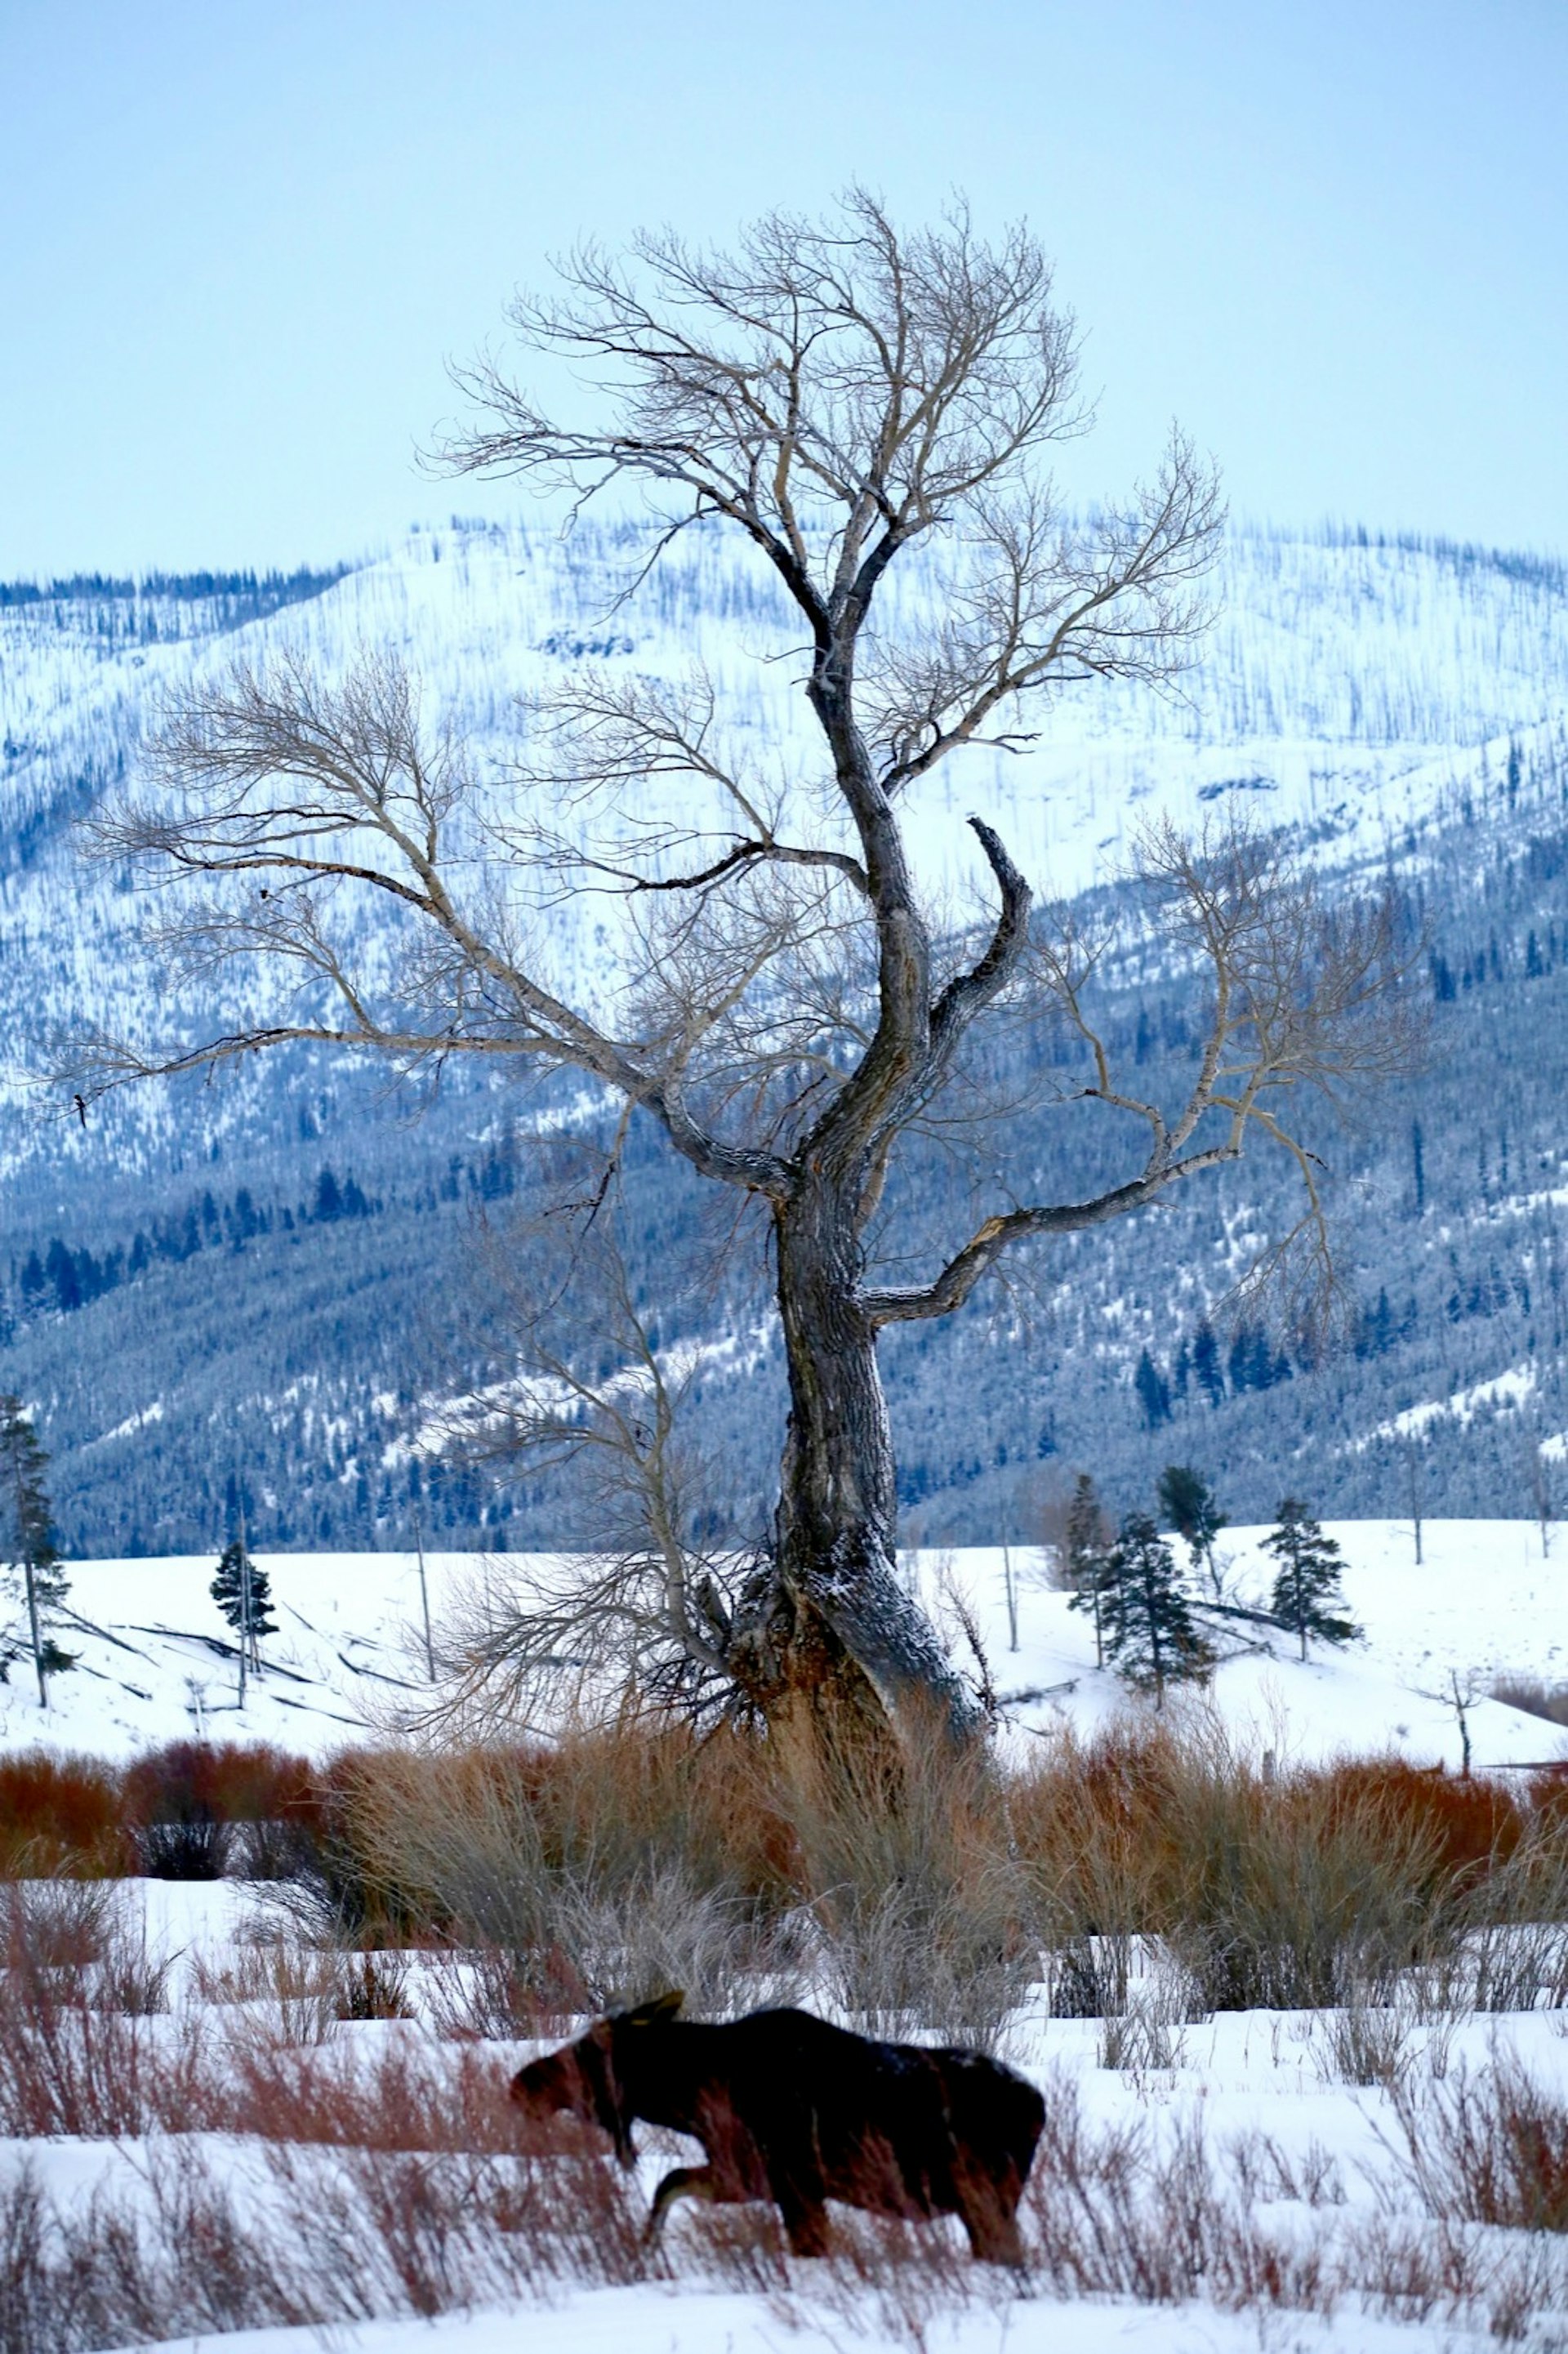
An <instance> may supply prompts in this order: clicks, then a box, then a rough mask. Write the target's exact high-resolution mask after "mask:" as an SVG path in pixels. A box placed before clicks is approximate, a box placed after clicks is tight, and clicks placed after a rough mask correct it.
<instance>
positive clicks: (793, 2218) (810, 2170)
mask: <svg viewBox="0 0 1568 2354" xmlns="http://www.w3.org/2000/svg"><path fill="white" fill-rule="evenodd" d="M765 2162H766V2165H767V2168H768V2195H769V2197H770V2198H771V2199H772V2200H773V2203H774V2205H775V2206H776V2207H777V2208H778V2210H779V2213H780V2215H781V2216H782V2217H783V2219H784V2232H785V2236H786V2238H787V2239H788V2240H789V2253H790V2254H791V2255H792V2256H825V2255H826V2254H827V2253H828V2201H827V2190H826V2188H825V2186H824V2184H823V2182H822V2178H821V2169H820V2168H818V2167H816V2166H815V2165H813V2164H812V2163H811V2161H810V2159H809V2158H806V2157H805V2156H804V2154H802V2155H801V2156H800V2157H799V2158H794V2159H793V2160H792V2161H791V2159H790V2158H788V2157H787V2156H786V2155H785V2154H784V2153H783V2152H780V2151H778V2150H769V2151H768V2152H766V2153H765Z"/></svg>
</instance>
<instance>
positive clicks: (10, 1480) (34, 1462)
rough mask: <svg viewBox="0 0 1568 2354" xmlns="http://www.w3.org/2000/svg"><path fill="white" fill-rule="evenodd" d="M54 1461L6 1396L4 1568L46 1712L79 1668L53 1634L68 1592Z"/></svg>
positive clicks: (1, 1430)
mask: <svg viewBox="0 0 1568 2354" xmlns="http://www.w3.org/2000/svg"><path fill="white" fill-rule="evenodd" d="M48 1459H49V1458H48V1456H47V1455H46V1454H45V1452H44V1450H43V1448H42V1447H40V1446H39V1444H38V1435H37V1431H36V1430H35V1429H34V1428H33V1426H32V1424H31V1423H30V1422H29V1421H28V1419H27V1416H26V1413H25V1411H24V1409H23V1405H22V1401H21V1399H20V1398H19V1397H16V1396H14V1395H11V1394H5V1395H3V1396H0V1564H3V1565H4V1567H5V1573H6V1575H7V1576H8V1578H9V1579H10V1581H11V1583H12V1584H13V1585H20V1587H21V1589H22V1594H23V1596H24V1599H25V1601H26V1610H27V1648H28V1649H29V1650H30V1651H31V1653H32V1655H33V1671H34V1673H35V1674H36V1675H37V1679H38V1706H39V1707H40V1708H48V1704H49V1689H48V1679H49V1677H50V1676H58V1675H60V1674H63V1673H64V1671H65V1670H66V1669H68V1668H73V1667H75V1665H76V1658H75V1654H74V1653H72V1652H70V1651H65V1650H62V1649H60V1646H59V1645H58V1643H57V1642H56V1641H55V1640H54V1639H53V1638H52V1637H51V1636H50V1635H49V1634H48V1631H47V1629H48V1616H49V1613H50V1612H51V1611H52V1610H56V1609H58V1607H59V1606H60V1605H61V1604H62V1603H63V1602H64V1600H65V1597H66V1594H67V1591H68V1588H67V1584H66V1575H65V1571H64V1569H63V1568H62V1567H61V1565H60V1557H59V1553H58V1550H57V1548H56V1545H55V1535H54V1525H53V1514H52V1512H51V1511H50V1509H49V1499H48V1491H47V1490H46V1489H45V1487H44V1470H45V1467H46V1466H47V1464H48Z"/></svg>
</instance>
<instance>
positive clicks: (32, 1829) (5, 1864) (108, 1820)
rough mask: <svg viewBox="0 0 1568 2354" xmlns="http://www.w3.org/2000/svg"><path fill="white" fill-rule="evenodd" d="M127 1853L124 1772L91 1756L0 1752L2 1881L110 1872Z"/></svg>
mask: <svg viewBox="0 0 1568 2354" xmlns="http://www.w3.org/2000/svg"><path fill="white" fill-rule="evenodd" d="M128 1860H129V1859H128V1855H127V1850H126V1846H125V1840H124V1819H123V1810H122V1800H121V1792H120V1783H119V1777H118V1776H116V1775H115V1773H114V1772H113V1770H112V1768H111V1767H110V1766H107V1765H101V1764H99V1763H98V1762H97V1760H96V1759H93V1758H90V1757H55V1756H51V1755H48V1754H47V1753H46V1752H45V1751H43V1750H23V1751H21V1752H19V1753H18V1754H16V1755H14V1756H7V1757H0V1879H5V1880H15V1879H19V1878H22V1877H27V1878H40V1879H41V1878H44V1877H47V1876H48V1874H50V1873H54V1872H72V1873H74V1874H75V1875H77V1876H78V1877H79V1878H84V1879H87V1878H98V1877H111V1876H113V1875H114V1874H116V1873H118V1872H123V1871H125V1870H126V1868H127V1863H128Z"/></svg>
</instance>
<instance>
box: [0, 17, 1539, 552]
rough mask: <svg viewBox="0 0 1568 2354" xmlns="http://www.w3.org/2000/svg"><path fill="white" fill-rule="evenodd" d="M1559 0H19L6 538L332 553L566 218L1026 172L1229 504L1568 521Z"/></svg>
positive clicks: (754, 204)
mask: <svg viewBox="0 0 1568 2354" xmlns="http://www.w3.org/2000/svg"><path fill="white" fill-rule="evenodd" d="M1565 123H1568V0H1468V5H1460V0H1089V5H1083V0H1033V5H1023V4H1022V0H968V5H964V6H961V7H960V6H957V5H952V0H942V5H937V0H851V5H847V6H843V5H832V6H830V5H823V0H788V5H786V0H776V4H775V5H772V6H768V7H766V8H759V7H758V6H757V5H755V4H753V5H747V0H659V5H649V4H648V0H643V4H642V5H632V0H556V5H552V6H550V7H549V8H547V9H546V8H544V7H538V6H535V5H525V4H524V0H202V5H194V0H134V5H132V0H0V154H3V156H4V175H5V176H4V207H3V210H0V576H14V575H16V574H18V573H31V572H35V571H45V572H48V571H62V570H67V569H71V568H75V567H111V568H114V569H117V570H134V569H137V568H143V567H149V566H153V565H159V564H161V565H166V566H181V567H184V566H191V565H195V564H197V563H201V562H211V563H223V564H238V563H246V562H256V563H260V564H271V563H281V564H292V563H295V562H298V561H300V560H302V559H305V558H309V559H323V558H327V557H334V556H337V555H340V554H341V555H352V554H355V553H356V552H359V551H361V550H363V549H365V548H366V547H368V546H374V545H376V544H378V543H380V542H383V541H385V540H386V539H387V538H388V537H389V536H391V535H393V534H394V533H396V532H397V530H398V529H399V528H400V527H401V526H402V525H404V524H406V523H407V522H408V521H409V520H410V519H412V518H413V517H415V516H418V515H429V514H440V513H444V512H446V511H448V510H449V509H450V508H451V507H452V506H454V505H456V506H459V507H461V509H462V510H463V511H465V512H479V511H483V510H484V509H485V508H486V506H487V505H488V507H489V508H490V509H491V510H492V511H494V512H506V511H510V510H511V509H513V508H514V506H515V504H516V503H517V494H516V493H515V492H514V491H513V490H510V489H508V488H506V487H504V486H502V487H497V488H493V489H478V488H476V487H475V486H474V485H471V484H463V485H461V486H457V487H456V489H455V493H454V489H453V488H452V487H447V488H444V489H435V490H433V489H431V488H430V487H429V485H426V484H424V483H422V482H420V481H419V480H418V477H417V476H416V475H415V473H414V472H413V467H412V456H411V453H412V450H413V447H414V444H415V443H416V442H417V441H418V440H419V439H420V438H421V437H422V436H424V435H425V434H427V433H428V432H429V429H430V427H431V425H432V423H433V422H434V421H435V419H438V418H439V417H440V416H442V415H444V414H450V412H451V409H452V407H453V398H452V396H451V394H450V390H449V388H448V387H447V385H446V382H445V378H444V375H443V361H444V359H445V358H446V357H447V356H448V355H463V354H465V353H467V352H470V351H471V350H472V349H473V348H474V347H475V346H476V345H479V344H480V343H481V342H482V341H484V340H485V339H486V338H489V337H493V336H494V335H495V334H496V332H497V330H498V328H499V326H500V319H501V311H502V306H503V302H504V301H505V299H506V297H507V296H508V294H509V293H510V292H511V291H512V290H513V288H514V286H515V285H517V284H518V283H519V282H528V281H535V282H536V281H538V280H540V279H541V278H542V277H543V276H544V274H545V261H546V256H547V255H548V253H550V252H551V251H552V250H556V249H559V248H560V247H561V246H563V245H564V244H567V243H568V242H569V241H570V240H571V239H573V238H574V237H575V236H577V235H578V234H579V233H582V232H585V231H586V232H591V233H595V234H598V235H600V236H602V237H604V238H606V239H611V240H614V239H619V238H620V237H622V236H623V235H624V234H625V233H626V232H627V231H628V230H630V228H634V227H636V226H637V225H638V224H640V223H643V222H658V221H662V220H669V221H671V222H673V224H674V225H675V226H676V227H678V228H683V229H685V230H689V231H693V232H695V233H697V234H700V235H707V236H722V235H723V234H724V233H725V232H726V230H728V229H729V228H731V227H733V225H734V224H735V223H736V221H737V220H739V219H741V218H743V217H746V216H747V215H749V214H751V213H754V212H757V211H758V210H761V209H764V208H766V207H769V206H772V205H780V204H782V205H789V206H792V207H815V206H816V205H818V204H819V203H821V201H822V200H823V199H824V197H826V196H829V195H831V194H832V191H833V190H834V189H835V188H836V187H838V186H841V185H842V183H844V182H845V181H847V180H849V179H851V178H861V179H863V180H865V181H867V182H869V183H870V184H872V185H873V186H875V187H877V188H878V189H879V190H880V191H881V192H882V193H883V194H884V195H885V196H886V198H887V199H888V200H889V202H890V203H891V204H892V205H893V206H894V207H895V208H896V209H898V210H899V211H900V212H902V213H903V214H905V215H906V216H907V217H919V216H923V215H926V214H928V213H931V212H933V211H935V210H936V209H937V208H938V207H939V205H940V203H941V201H942V199H943V197H944V196H945V195H946V193H947V192H948V190H949V189H950V188H952V187H954V186H960V187H963V188H965V189H966V190H967V191H968V192H969V196H970V197H971V199H972V201H973V205H974V207H975V210H976V213H977V216H978V217H979V218H980V220H981V221H982V222H983V221H995V222H1001V220H1003V219H1005V218H1007V217H1011V216H1012V215H1015V214H1018V213H1026V214H1027V215H1028V216H1029V217H1030V219H1031V221H1032V222H1033V225H1034V227H1035V228H1036V229H1037V230H1038V232H1039V233H1040V235H1041V237H1042V239H1043V240H1044V242H1045V244H1046V245H1047V247H1048V248H1049V249H1051V250H1053V251H1054V254H1055V255H1056V257H1057V262H1058V286H1059V290H1060V292H1061V293H1062V295H1063V297H1064V298H1065V300H1066V301H1067V302H1070V303H1071V304H1072V306H1073V307H1074V308H1075V310H1076V312H1077V313H1078V315H1079V319H1080V321H1081V323H1082V324H1083V326H1084V328H1085V329H1086V332H1087V346H1086V373H1087V376H1088V378H1089V380H1090V381H1091V382H1092V383H1094V384H1096V385H1097V386H1101V387H1103V388H1104V398H1103V400H1102V405H1101V417H1102V424H1101V429H1100V431H1099V433H1098V434H1097V437H1096V439H1095V440H1094V441H1093V442H1092V443H1090V444H1089V445H1087V447H1086V450H1084V451H1081V452H1078V453H1075V461H1074V462H1075V468H1076V469H1078V470H1079V472H1080V479H1081V482H1082V484H1083V486H1085V487H1088V486H1091V485H1093V484H1100V485H1103V486H1104V487H1106V488H1107V489H1114V488H1116V487H1118V485H1119V484H1120V483H1121V482H1123V481H1124V480H1125V479H1126V478H1127V477H1128V475H1130V474H1131V473H1132V472H1135V471H1136V470H1137V468H1138V467H1139V464H1140V463H1142V462H1144V461H1147V460H1149V459H1150V458H1151V457H1152V456H1153V455H1154V453H1155V452H1156V451H1157V449H1158V446H1159V444H1160V440H1161V439H1162V437H1163V433H1164V430H1165V427H1166V423H1167V421H1168V419H1170V418H1171V416H1172V415H1173V414H1174V415H1176V416H1178V417H1180V418H1181V420H1182V422H1183V423H1184V424H1185V425H1187V426H1188V427H1189V428H1190V429H1191V430H1192V432H1193V433H1194V435H1195V436H1196V437H1197V439H1198V440H1199V441H1200V442H1201V443H1202V445H1203V446H1204V447H1206V448H1208V449H1210V450H1212V451H1213V452H1214V453H1215V455H1216V456H1217V457H1218V458H1219V460H1220V461H1221V464H1222V466H1223V468H1224V473H1225V477H1226V481H1227V484H1228V488H1229V493H1230V496H1231V501H1232V504H1233V506H1234V508H1235V509H1236V510H1237V511H1238V512H1241V513H1245V514H1263V515H1269V516H1273V517H1276V518H1278V519H1280V520H1284V521H1297V520H1306V521H1310V520H1315V519H1317V518H1319V517H1320V516H1323V515H1332V516H1335V517H1340V518H1347V519H1352V520H1363V521H1366V522H1368V523H1371V524H1374V525H1385V526H1392V527H1410V528H1415V529H1421V530H1427V531H1440V532H1447V533H1450V534H1453V535H1458V536H1468V537H1476V538H1480V539H1484V540H1487V541H1491V542H1499V543H1504V544H1510V545H1520V546H1539V547H1547V548H1553V549H1559V550H1561V549H1563V548H1568V440H1565V435H1564V429H1563V428H1564V407H1565V399H1568V137H1565V135H1564V124H1565Z"/></svg>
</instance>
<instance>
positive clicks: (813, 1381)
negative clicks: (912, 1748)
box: [741, 1171, 984, 1743]
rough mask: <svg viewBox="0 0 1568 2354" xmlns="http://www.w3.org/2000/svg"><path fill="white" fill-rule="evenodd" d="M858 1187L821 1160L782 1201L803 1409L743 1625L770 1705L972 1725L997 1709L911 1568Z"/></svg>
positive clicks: (793, 1402)
mask: <svg viewBox="0 0 1568 2354" xmlns="http://www.w3.org/2000/svg"><path fill="white" fill-rule="evenodd" d="M858 1191H859V1189H858V1186H856V1187H853V1188H852V1187H850V1186H848V1185H845V1184H843V1183H842V1182H841V1183H834V1182H832V1181H830V1180H829V1179H827V1178H825V1177H824V1176H822V1175H821V1172H816V1171H808V1172H806V1174H805V1176H804V1178H803V1181H802V1182H801V1183H800V1186H799V1187H798V1188H797V1189H796V1191H795V1192H794V1193H793V1194H792V1195H791V1196H790V1198H789V1200H788V1201H786V1202H782V1203H779V1204H776V1205H775V1222H774V1238H775V1246H776V1249H777V1254H778V1279H779V1313H780V1317H781V1319H782V1323H783V1331H784V1345H785V1353H786V1359H787V1363H788V1366H789V1426H788V1431H787V1435H786V1438H785V1445H784V1456H783V1462H782V1466H781V1470H780V1478H779V1509H778V1513H777V1517H776V1521H775V1529H774V1546H773V1555H772V1560H771V1563H770V1564H769V1565H768V1571H767V1572H766V1573H765V1575H763V1577H762V1578H761V1579H760V1580H759V1581H758V1584H757V1585H756V1587H755V1588H754V1591H753V1594H752V1596H750V1598H749V1603H748V1606H747V1610H746V1612H745V1614H744V1621H745V1623H744V1627H743V1629H742V1630H741V1639H742V1642H743V1644H744V1646H745V1647H746V1649H747V1654H748V1675H749V1680H750V1681H752V1684H753V1688H754V1689H755V1690H757V1691H758V1694H759V1696H765V1697H764V1705H765V1706H766V1707H767V1710H768V1713H769V1715H778V1714H779V1713H780V1712H783V1713H789V1712H798V1711H800V1709H802V1708H803V1709H805V1710H806V1711H807V1712H809V1713H810V1717H811V1718H812V1720H813V1722H814V1723H816V1725H817V1726H818V1728H819V1730H820V1731H821V1733H822V1734H825V1735H827V1736H828V1737H829V1738H830V1739H831V1740H832V1741H833V1742H835V1743H836V1742H840V1741H842V1739H843V1738H844V1737H845V1736H846V1734H847V1735H850V1736H851V1737H853V1734H854V1732H855V1730H856V1729H857V1728H860V1729H863V1730H864V1731H865V1732H866V1733H868V1734H871V1735H872V1736H873V1737H875V1736H876V1735H877V1734H879V1733H880V1734H883V1735H885V1731H886V1728H887V1724H888V1722H889V1720H891V1721H892V1723H894V1724H896V1725H900V1726H902V1727H904V1728H906V1730H907V1729H913V1727H914V1726H915V1724H916V1722H917V1721H918V1720H919V1719H921V1718H924V1719H925V1720H926V1721H927V1723H928V1722H929V1721H930V1720H931V1719H932V1718H933V1716H935V1717H936V1718H937V1719H938V1721H939V1722H940V1723H943V1724H944V1725H945V1727H946V1729H947V1731H948V1733H949V1734H951V1735H952V1736H953V1737H954V1738H956V1739H959V1740H960V1741H963V1740H968V1739H969V1738H970V1737H971V1736H972V1735H974V1734H978V1733H979V1732H980V1730H981V1729H982V1727H983V1721H984V1720H983V1713H982V1712H981V1710H980V1705H979V1702H977V1701H976V1700H975V1698H974V1697H973V1695H972V1694H971V1693H970V1692H969V1691H968V1690H967V1689H966V1687H965V1686H964V1683H963V1681H962V1680H961V1679H960V1678H959V1676H958V1674H957V1673H956V1672H955V1670H954V1669H953V1667H952V1664H951V1662H950V1661H949V1660H948V1658H947V1657H946V1655H945V1653H944V1652H943V1650H942V1648H941V1646H940V1644H939V1643H938V1640H937V1638H936V1636H935V1634H934V1633H933V1630H932V1628H931V1626H930V1622H929V1621H928V1619H927V1617H926V1615H925V1613H924V1612H923V1611H922V1610H921V1609H920V1608H919V1606H918V1605H917V1604H916V1602H915V1600H914V1599H913V1597H912V1596H910V1594H909V1593H908V1591H907V1590H906V1586H905V1585H904V1582H903V1579H902V1578H901V1577H900V1575H899V1572H898V1564H897V1556H896V1551H895V1546H896V1537H897V1487H896V1478H895V1464H894V1455H893V1434H892V1429H891V1426H890V1423H889V1420H888V1414H887V1405H886V1401H885V1397H884V1394H883V1388H882V1377H881V1374H880V1372H879V1371H878V1367H877V1362H876V1328H875V1325H874V1322H873V1320H872V1318H871V1316H870V1314H869V1313H868V1311H867V1310H866V1308H865V1306H864V1305H863V1301H862V1299H861V1297H860V1278H861V1273H862V1250H861V1245H860V1238H859V1233H858V1225H859V1220H858V1213H857V1206H856V1204H857V1199H858Z"/></svg>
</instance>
